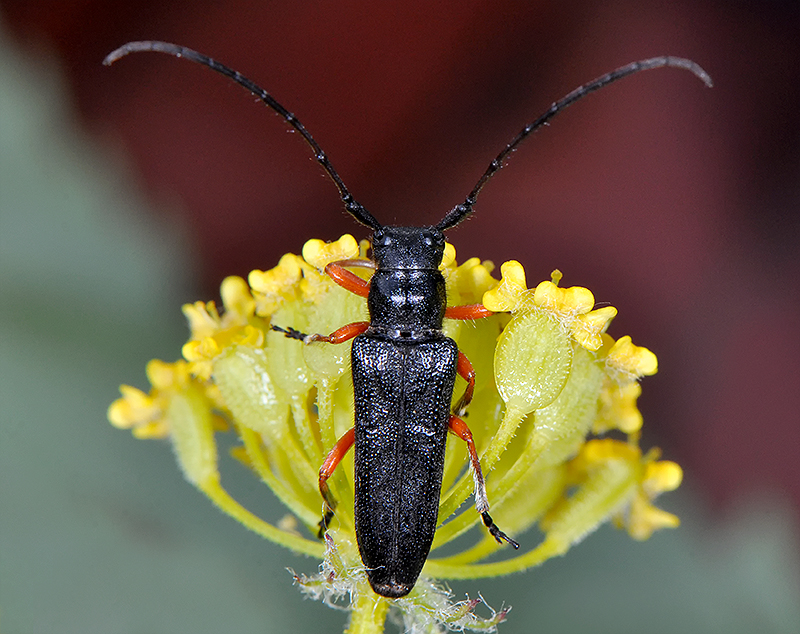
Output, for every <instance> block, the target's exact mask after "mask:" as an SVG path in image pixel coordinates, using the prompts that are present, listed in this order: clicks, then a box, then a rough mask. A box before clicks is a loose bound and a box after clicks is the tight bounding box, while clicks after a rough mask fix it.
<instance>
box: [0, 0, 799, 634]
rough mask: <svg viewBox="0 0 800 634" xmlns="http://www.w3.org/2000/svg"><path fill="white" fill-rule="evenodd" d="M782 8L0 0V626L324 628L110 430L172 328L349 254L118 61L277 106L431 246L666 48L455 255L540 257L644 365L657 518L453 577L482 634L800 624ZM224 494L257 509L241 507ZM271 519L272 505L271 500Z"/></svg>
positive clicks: (792, 195) (226, 135) (292, 171)
mask: <svg viewBox="0 0 800 634" xmlns="http://www.w3.org/2000/svg"><path fill="white" fill-rule="evenodd" d="M799 7H800V5H798V4H797V3H796V2H788V1H787V2H780V1H777V0H776V1H773V2H768V1H763V2H745V1H740V2H730V1H727V2H721V1H710V0H693V1H691V2H689V1H685V2H683V1H678V2H671V3H641V2H633V1H627V0H618V1H610V2H609V1H605V2H599V1H567V2H547V1H538V2H511V1H504V0H495V1H494V2H474V1H471V0H460V1H458V2H455V1H440V2H430V1H428V2H417V1H415V0H407V1H406V2H404V3H372V2H362V1H352V2H338V3H320V2H314V3H312V2H309V3H298V2H287V1H283V0H281V1H275V2H246V1H239V2H215V3H212V2H192V3H177V2H167V3H165V2H152V1H133V2H128V3H123V4H120V3H111V2H102V1H100V0H83V1H77V2H76V1H67V0H54V1H53V2H47V3H31V2H22V1H14V0H0V293H1V294H0V371H1V372H2V380H0V406H1V407H0V631H2V632H4V633H6V634H9V633H10V634H14V633H28V632H31V633H39V632H41V633H47V632H54V633H55V632H58V633H61V632H64V633H67V632H76V633H77V632H80V633H91V632H98V633H116V632H120V633H138V632H148V633H149V632H153V633H160V632H193V633H203V632H245V633H249V632H282V631H287V630H288V629H289V628H292V629H293V630H294V631H312V629H313V631H315V632H320V633H323V632H340V631H341V630H342V628H343V624H344V622H345V618H346V616H345V615H344V614H343V613H340V612H334V611H331V610H330V609H327V608H325V607H323V606H321V605H320V604H315V603H312V602H309V601H304V600H303V599H302V597H301V595H300V593H299V591H298V590H297V589H296V588H294V587H292V585H291V577H290V575H289V574H288V573H286V572H284V570H283V569H284V568H285V567H288V566H291V567H293V568H295V569H296V570H298V571H300V572H306V573H309V572H314V569H315V565H316V564H315V562H313V561H311V560H305V559H302V558H298V557H294V556H292V555H291V554H289V553H287V552H285V551H283V550H282V549H280V548H278V547H277V546H274V545H273V544H271V543H267V542H264V541H262V540H261V539H260V538H258V537H256V536H254V535H252V534H250V533H248V532H247V531H246V530H245V529H244V528H243V527H241V526H240V525H238V524H236V523H235V522H234V521H233V520H231V519H229V518H228V517H226V516H223V515H221V514H220V513H218V512H217V511H216V510H215V509H213V508H212V506H211V505H210V504H209V503H208V502H207V500H206V499H205V498H203V497H202V496H201V495H200V494H199V493H197V492H195V491H194V490H193V489H192V488H191V487H190V486H189V485H188V484H186V483H185V482H184V481H183V480H182V478H181V475H180V473H179V471H178V469H177V468H176V466H175V464H174V461H173V459H172V456H171V453H170V449H169V446H168V445H167V444H165V443H153V442H146V443H145V442H139V441H135V440H134V439H133V438H132V437H131V436H130V435H129V434H127V433H125V432H120V431H117V430H115V429H113V428H111V426H110V425H108V423H107V422H106V420H105V410H106V408H107V406H108V404H109V403H110V402H111V401H112V400H113V399H114V398H116V396H117V386H118V384H119V383H131V384H134V385H137V386H139V387H143V388H144V387H146V379H145V377H144V366H145V363H146V362H147V360H149V359H150V358H153V357H158V358H163V359H165V360H174V359H175V358H177V357H178V356H179V354H180V345H181V344H182V343H183V341H184V340H185V337H186V330H185V326H184V323H183V318H182V316H181V313H180V306H181V304H182V303H184V302H186V301H194V300H195V299H215V298H216V297H217V293H218V288H219V283H220V282H221V280H222V279H223V278H224V277H225V276H226V275H230V274H239V275H246V274H247V272H248V271H249V270H251V269H254V268H260V269H268V268H271V267H272V266H274V265H275V264H276V263H277V260H278V258H279V257H280V255H281V254H283V253H285V252H287V251H292V252H299V250H300V249H301V247H302V245H303V243H304V242H305V241H306V240H307V239H308V238H311V237H318V238H324V239H335V238H337V237H339V236H340V235H341V234H342V233H354V235H356V236H357V237H359V238H361V237H366V235H367V232H366V231H365V230H364V228H361V227H359V226H357V225H355V224H354V223H353V221H352V220H351V219H350V218H349V217H348V216H346V215H345V214H344V213H343V211H342V208H341V204H340V202H339V200H338V197H337V195H336V190H335V188H334V187H333V185H332V184H331V183H330V182H329V180H327V179H326V178H325V177H324V175H323V174H322V171H321V170H320V169H319V168H318V166H317V165H316V164H315V163H314V161H313V160H312V158H311V157H310V153H309V151H308V148H307V147H306V146H305V145H304V144H303V143H302V142H301V141H300V140H299V139H298V138H297V135H296V134H288V133H287V131H286V126H285V125H284V124H283V123H282V122H281V121H280V120H279V119H278V118H277V117H276V116H274V115H273V114H271V113H270V112H269V111H267V110H266V109H265V108H264V107H263V106H261V105H260V104H257V103H254V99H253V98H252V97H251V96H249V95H248V94H247V93H246V92H245V91H243V90H242V89H241V88H239V87H237V86H235V85H232V84H231V83H230V82H228V81H226V80H224V79H223V78H221V77H219V76H217V75H215V74H214V73H212V72H210V71H208V70H207V69H202V68H199V67H197V66H195V65H192V64H188V63H186V62H183V61H178V60H175V59H172V58H170V57H167V56H164V55H155V54H140V55H137V56H133V57H130V58H126V59H124V60H122V61H121V62H119V63H118V64H117V65H115V66H113V67H112V68H110V69H109V68H105V67H103V66H102V65H101V63H100V62H101V61H102V59H103V57H104V56H105V55H106V54H107V53H108V52H109V51H111V50H112V49H114V48H116V47H117V46H119V45H121V44H123V43H125V42H127V41H129V40H136V39H162V40H167V41H174V42H177V43H180V44H184V45H186V46H190V47H192V48H195V49H197V50H199V51H202V52H205V53H208V54H210V55H212V56H213V57H215V58H217V59H219V60H220V61H222V62H224V63H225V64H227V65H229V66H231V67H233V68H235V69H237V70H239V71H240V72H242V73H243V74H244V75H246V76H248V77H250V78H252V79H253V80H255V81H256V82H257V83H259V84H260V85H262V86H264V87H265V88H267V89H268V90H269V91H270V92H271V93H272V94H273V95H275V96H276V98H277V99H279V100H280V101H281V102H282V103H283V104H284V105H285V106H287V107H288V108H289V109H290V110H292V111H293V112H295V113H296V114H297V115H298V116H299V117H300V119H301V120H302V121H303V123H304V124H305V125H306V127H307V128H308V129H309V130H311V131H312V133H313V134H314V135H315V137H316V138H317V140H318V141H319V142H320V143H321V145H322V146H323V147H324V148H325V150H326V151H327V152H328V154H329V156H330V157H331V159H332V161H333V163H334V165H335V166H336V169H337V170H338V171H339V173H340V174H341V176H342V177H343V178H344V180H345V182H346V183H347V184H348V186H349V187H350V189H351V191H352V192H353V193H354V194H355V196H356V197H357V199H358V200H359V201H360V202H361V203H363V204H364V205H365V206H366V207H367V208H368V209H370V210H371V211H372V213H373V214H374V215H375V216H376V217H377V218H378V219H379V220H380V221H382V222H384V223H386V224H392V223H397V224H431V223H435V222H437V221H438V220H439V219H440V218H441V217H442V216H443V215H444V213H445V212H446V211H447V210H449V209H450V208H451V207H452V206H453V205H454V204H456V203H458V202H461V201H462V200H463V198H464V196H465V195H466V193H467V192H468V191H469V190H470V189H471V188H472V186H473V184H474V183H475V181H476V180H477V178H478V177H479V176H480V174H481V173H482V172H483V170H484V169H485V167H486V165H487V164H488V162H489V160H491V158H493V157H494V156H495V155H496V154H497V152H498V151H499V150H500V149H501V148H502V147H503V145H504V144H505V143H506V142H508V141H509V140H510V139H511V138H512V137H513V135H514V134H516V132H517V131H518V130H519V129H520V128H521V127H522V126H523V125H524V124H525V123H527V122H529V121H531V120H533V119H534V118H535V117H536V116H538V115H539V114H540V113H541V112H543V111H544V110H545V109H546V108H547V107H548V106H549V105H550V103H551V102H552V101H554V100H555V99H557V98H560V97H561V96H563V95H565V94H566V93H567V92H569V91H570V90H572V89H573V88H575V87H576V86H578V85H580V84H582V83H585V82H586V81H588V80H590V79H592V78H594V77H596V76H598V75H600V74H603V73H604V72H607V71H609V70H611V69H613V68H615V67H617V66H620V65H622V64H624V63H627V62H629V61H632V60H635V59H642V58H646V57H651V56H655V55H661V54H672V55H679V56H684V57H690V58H692V59H694V60H695V61H697V62H698V63H700V64H701V65H702V66H703V67H704V68H705V69H706V70H707V71H708V72H709V73H710V74H711V75H712V77H713V78H714V80H715V82H716V86H715V87H714V88H713V89H712V90H708V89H706V88H705V87H704V86H703V85H702V83H701V82H699V81H698V80H697V79H695V78H694V77H693V76H692V75H691V74H689V73H686V72H683V71H678V70H674V69H664V70H658V71H653V72H647V73H643V74H640V75H638V76H636V77H633V78H629V79H626V80H624V81H623V82H621V83H618V84H615V85H614V86H612V87H609V88H607V89H605V90H604V91H602V92H600V93H598V94H596V95H593V96H591V97H589V98H588V99H587V100H585V101H583V102H581V103H580V104H579V105H576V106H575V107H574V108H570V109H569V110H568V111H566V112H564V113H562V114H561V115H559V116H558V117H557V118H556V119H555V120H554V121H553V123H552V125H551V126H550V127H548V128H546V129H544V130H541V131H540V132H539V133H538V134H536V135H535V137H534V138H531V139H529V140H528V141H527V143H526V144H524V145H523V146H522V148H521V149H520V150H519V151H518V152H516V153H515V154H514V157H513V160H512V161H511V163H510V165H509V166H508V167H507V168H506V169H504V170H503V171H502V172H501V173H500V174H499V175H497V176H496V177H495V178H494V179H493V181H492V182H491V183H490V184H489V185H488V186H487V187H486V189H485V190H484V191H483V193H482V194H481V197H480V199H479V202H478V205H477V207H476V214H475V216H474V217H473V218H472V219H471V220H470V221H469V222H466V223H464V224H463V225H462V226H459V227H458V228H457V229H454V230H453V231H451V232H450V233H449V234H448V237H449V240H450V241H451V242H452V243H453V244H454V245H455V246H456V248H457V251H458V256H459V260H461V261H463V260H465V259H467V258H468V257H470V256H473V255H477V256H479V257H481V258H482V259H490V260H492V261H494V262H495V263H498V264H499V263H501V262H503V261H505V260H507V259H518V260H520V261H521V262H522V263H523V264H524V266H525V268H526V271H527V272H528V276H529V277H528V281H529V284H535V283H537V282H538V281H540V280H543V279H548V278H549V274H550V271H551V270H552V269H554V268H556V267H558V268H560V269H561V270H562V271H563V272H564V284H565V285H575V284H577V285H582V286H587V287H589V288H590V289H591V290H592V291H593V292H594V294H595V297H596V299H597V301H599V302H607V303H610V304H612V305H614V306H616V307H617V308H618V309H619V317H617V319H616V320H615V321H614V323H613V324H612V326H611V334H613V335H614V336H615V337H619V336H621V335H623V334H630V335H631V336H632V337H633V340H634V342H637V343H640V344H642V345H646V346H647V347H649V348H651V349H652V350H653V351H655V352H656V353H657V354H658V356H659V361H660V371H659V374H657V375H656V376H655V377H652V378H648V379H646V380H645V382H644V395H643V396H642V398H641V400H640V407H641V409H642V411H643V413H644V416H645V422H646V424H645V427H644V436H643V446H645V447H650V446H652V445H658V446H660V447H662V448H663V450H664V454H665V457H667V458H670V459H674V460H677V461H678V462H679V463H680V464H681V465H683V467H684V468H685V473H686V476H685V481H684V482H685V483H684V485H683V486H682V487H681V489H680V490H679V491H678V492H676V493H674V494H671V495H669V496H665V497H664V498H662V500H661V506H663V507H665V508H666V509H668V510H670V511H673V512H676V513H678V514H679V515H680V516H681V518H682V520H683V526H682V527H681V528H680V529H679V530H678V531H671V532H664V533H659V534H656V535H655V536H654V537H653V538H652V539H651V540H650V541H648V542H645V543H643V544H639V543H633V542H631V540H630V539H629V538H628V537H627V535H625V534H622V533H619V532H616V531H614V530H613V529H611V528H609V527H605V528H603V529H601V530H600V531H598V533H597V534H596V535H593V536H591V537H590V538H589V539H587V540H586V541H585V542H584V543H582V544H581V545H580V546H578V547H576V548H575V549H573V550H572V551H571V552H570V553H569V554H568V555H567V556H566V557H564V558H563V559H559V560H557V561H551V562H548V563H546V564H545V565H544V566H543V567H541V568H538V569H535V570H533V571H530V572H528V573H527V574H526V575H524V576H514V577H511V578H506V579H497V580H480V581H473V582H467V583H460V584H453V585H452V587H453V590H454V592H455V593H456V595H457V596H463V594H464V593H465V592H469V593H470V594H471V595H472V596H474V595H475V594H476V593H477V592H479V591H480V592H481V593H482V595H483V596H484V598H485V599H486V600H487V601H488V602H489V603H490V604H492V605H493V606H494V607H498V608H499V607H500V605H501V604H502V603H504V602H505V604H511V605H512V606H514V609H513V610H512V612H511V613H510V615H509V621H508V622H507V623H506V624H504V625H503V626H501V628H500V629H501V631H502V632H508V633H511V632H529V631H536V632H541V633H543V634H544V633H550V632H553V633H556V632H611V631H613V632H617V633H620V632H631V633H633V632H642V631H648V632H653V633H658V632H674V631H685V632H698V633H705V632H726V633H728V634H730V633H732V632H753V631H759V632H797V631H800V607H799V606H800V555H799V554H798V553H799V549H798V546H799V545H800V530H799V529H798V518H799V516H800V514H799V513H798V511H799V510H800V461H798V459H797V453H798V448H800V414H798V412H800V389H798V388H799V387H800V385H799V384H798V383H799V381H800V327H798V326H800V324H798V314H799V313H800V297H799V295H800V293H799V292H798V282H797V280H798V277H799V276H800V257H799V256H798V252H799V251H800V249H798V245H800V213H798V212H800V31H799V27H800V8H799ZM243 472H244V470H241V472H232V473H231V474H226V477H229V478H230V480H229V482H230V486H231V487H232V488H234V489H235V490H237V491H238V494H239V496H240V497H245V498H247V499H249V500H251V506H254V507H256V510H258V511H259V512H261V513H263V514H264V515H265V516H266V517H272V518H273V519H276V518H278V517H280V516H281V515H282V514H283V511H282V510H281V508H280V507H279V505H278V504H277V503H276V502H275V501H274V500H272V499H269V498H270V496H271V494H269V493H268V492H267V490H266V488H265V487H263V486H262V485H261V484H260V483H258V482H257V481H256V480H255V479H252V478H250V476H249V474H247V473H243ZM264 498H267V499H264Z"/></svg>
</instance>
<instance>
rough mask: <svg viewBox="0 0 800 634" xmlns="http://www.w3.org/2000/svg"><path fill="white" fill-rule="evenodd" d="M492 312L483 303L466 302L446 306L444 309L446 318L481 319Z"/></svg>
mask: <svg viewBox="0 0 800 634" xmlns="http://www.w3.org/2000/svg"><path fill="white" fill-rule="evenodd" d="M490 315H494V313H493V312H492V311H491V310H489V309H488V308H486V307H484V306H483V304H467V305H464V306H448V307H447V308H445V310H444V316H445V317H447V319H483V318H484V317H489V316H490Z"/></svg>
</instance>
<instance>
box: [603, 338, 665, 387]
mask: <svg viewBox="0 0 800 634" xmlns="http://www.w3.org/2000/svg"><path fill="white" fill-rule="evenodd" d="M606 363H607V364H608V365H609V366H610V367H612V368H613V369H615V370H619V371H621V372H625V373H626V374H630V375H633V376H634V377H637V378H638V377H642V376H650V375H652V374H655V373H656V372H657V371H658V358H657V357H656V355H654V354H653V353H652V352H650V350H648V349H647V348H643V347H641V346H637V345H634V344H633V343H632V342H631V338H630V337H629V336H627V335H625V336H624V337H621V338H620V339H619V340H618V341H617V342H616V343H615V344H614V345H613V346H612V347H611V350H609V351H608V357H607V359H606Z"/></svg>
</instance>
